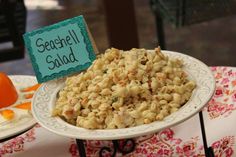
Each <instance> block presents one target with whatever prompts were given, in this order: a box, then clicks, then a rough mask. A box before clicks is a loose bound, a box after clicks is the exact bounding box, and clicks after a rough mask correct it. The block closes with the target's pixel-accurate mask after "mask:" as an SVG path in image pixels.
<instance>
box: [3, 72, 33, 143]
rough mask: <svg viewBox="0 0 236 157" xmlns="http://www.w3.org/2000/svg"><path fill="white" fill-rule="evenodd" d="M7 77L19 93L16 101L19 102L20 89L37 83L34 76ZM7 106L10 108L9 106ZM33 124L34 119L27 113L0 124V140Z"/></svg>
mask: <svg viewBox="0 0 236 157" xmlns="http://www.w3.org/2000/svg"><path fill="white" fill-rule="evenodd" d="M9 77H10V79H11V80H12V82H13V84H14V86H15V87H16V89H17V91H18V94H19V97H18V100H17V102H19V101H20V100H19V99H20V97H22V94H21V93H20V92H19V90H20V89H22V88H25V87H29V86H32V85H35V84H37V80H36V78H35V77H34V76H26V75H12V76H9ZM17 102H16V103H17ZM7 108H9V109H10V108H11V107H7ZM35 124H36V121H35V119H34V118H33V116H32V114H28V115H27V116H25V117H23V118H20V119H18V120H16V121H13V122H9V123H8V124H7V125H3V126H0V140H2V139H5V138H8V137H11V136H14V135H16V134H19V133H22V132H24V131H26V130H27V129H29V128H31V127H32V126H33V125H35Z"/></svg>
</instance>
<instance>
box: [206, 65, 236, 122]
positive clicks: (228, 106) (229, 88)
mask: <svg viewBox="0 0 236 157" xmlns="http://www.w3.org/2000/svg"><path fill="white" fill-rule="evenodd" d="M211 70H212V71H213V73H214V76H215V78H216V90H215V94H214V96H213V98H212V99H211V101H210V102H209V103H208V106H207V107H206V108H207V112H208V115H209V117H210V118H211V119H215V118H219V117H220V116H223V117H227V116H229V115H230V114H231V113H232V111H234V110H235V109H236V105H235V104H232V102H236V88H235V87H236V70H235V69H232V68H227V67H212V68H211Z"/></svg>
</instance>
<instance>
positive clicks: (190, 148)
mask: <svg viewBox="0 0 236 157" xmlns="http://www.w3.org/2000/svg"><path fill="white" fill-rule="evenodd" d="M195 147H196V144H195V143H194V142H192V141H190V142H187V143H185V144H184V145H183V152H184V154H185V155H186V156H193V154H194V153H195Z"/></svg>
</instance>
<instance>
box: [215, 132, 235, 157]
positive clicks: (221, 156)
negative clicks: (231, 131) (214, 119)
mask: <svg viewBox="0 0 236 157" xmlns="http://www.w3.org/2000/svg"><path fill="white" fill-rule="evenodd" d="M234 141H235V137H234V136H226V137H224V138H222V139H220V140H219V141H216V142H214V143H212V145H211V146H212V148H213V150H214V154H215V157H231V156H233V154H234V150H233V147H234Z"/></svg>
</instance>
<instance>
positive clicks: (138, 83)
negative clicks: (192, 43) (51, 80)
mask: <svg viewBox="0 0 236 157" xmlns="http://www.w3.org/2000/svg"><path fill="white" fill-rule="evenodd" d="M195 87H196V84H195V82H194V81H193V80H189V78H188V76H187V74H186V73H185V72H184V70H183V62H182V61H181V60H179V59H172V58H169V57H168V56H166V55H164V54H163V53H162V52H161V50H160V48H156V49H155V50H154V51H148V50H145V49H131V50H130V51H122V50H118V49H115V48H111V49H108V50H106V52H105V53H104V54H101V55H100V56H98V57H97V59H96V60H95V61H94V62H93V64H92V65H91V66H90V67H89V68H88V69H87V71H85V72H82V73H80V74H78V75H74V76H71V77H68V78H67V79H66V81H65V86H64V88H62V89H61V90H60V91H59V94H58V98H57V100H56V103H55V108H54V109H53V113H52V114H53V116H59V117H61V118H63V119H64V120H65V121H67V122H68V123H70V124H72V125H75V126H78V127H83V128H87V129H116V128H127V127H133V126H138V125H142V124H148V123H151V122H154V121H161V120H163V119H164V118H165V117H166V116H168V115H169V114H171V113H173V112H176V111H177V110H178V109H179V108H180V107H181V106H183V105H184V104H185V103H186V102H187V101H188V100H189V99H190V97H191V95H192V92H193V90H194V88H195Z"/></svg>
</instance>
